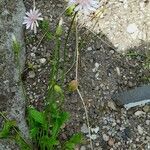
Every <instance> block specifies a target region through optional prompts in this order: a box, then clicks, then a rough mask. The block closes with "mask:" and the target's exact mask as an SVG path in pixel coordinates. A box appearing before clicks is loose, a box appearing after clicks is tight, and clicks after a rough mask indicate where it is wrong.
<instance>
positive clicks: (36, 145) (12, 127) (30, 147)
mask: <svg viewBox="0 0 150 150" xmlns="http://www.w3.org/2000/svg"><path fill="white" fill-rule="evenodd" d="M73 21H74V20H73ZM72 24H73V22H72ZM40 27H41V30H42V32H43V37H42V38H41V40H40V41H39V44H38V45H37V47H38V46H39V45H40V43H41V42H42V40H43V39H45V40H48V41H50V40H53V42H54V43H55V47H54V50H53V53H52V61H51V62H50V63H51V73H50V80H49V85H48V93H47V97H46V99H45V107H44V109H43V110H42V111H39V110H37V109H36V108H34V107H31V106H30V107H27V115H26V120H27V123H28V127H29V135H30V137H29V138H30V139H31V141H32V142H31V143H29V142H28V141H26V139H24V137H23V136H22V134H21V132H20V130H19V129H18V127H17V123H16V121H13V120H9V119H8V118H7V117H6V115H5V113H2V112H1V113H0V115H1V116H2V117H3V118H4V119H5V123H4V126H3V129H2V131H1V132H0V138H13V139H14V140H15V141H16V143H17V144H18V145H19V146H20V149H21V150H34V149H39V150H56V149H61V150H73V149H74V148H75V146H76V145H77V144H79V143H81V141H82V138H83V137H82V134H80V133H77V134H74V135H72V137H70V139H68V140H67V141H60V140H59V136H60V134H61V131H62V129H63V127H64V126H65V124H66V123H67V121H68V120H69V119H70V115H69V113H68V112H65V111H63V108H62V106H63V102H64V98H65V97H64V92H63V89H62V88H61V86H63V82H62V84H60V85H59V84H58V83H57V80H58V78H59V72H58V70H59V67H60V49H61V36H62V32H63V30H62V20H60V22H59V24H58V26H57V28H56V31H55V33H54V34H52V33H51V32H50V31H49V30H50V27H49V24H48V22H47V21H45V20H44V21H43V22H41V25H40ZM71 28H72V25H71V27H70V30H69V32H68V35H67V38H66V44H67V41H68V37H69V33H70V31H71ZM12 49H13V51H14V55H15V61H16V62H17V63H16V64H17V67H18V68H19V75H20V78H19V80H20V83H22V81H21V71H20V63H19V53H20V50H21V46H20V44H19V42H17V40H16V39H15V40H13V45H12ZM65 49H66V47H65ZM64 51H65V50H64ZM64 55H65V56H64V59H65V57H66V51H65V52H64ZM65 61H66V60H64V63H65ZM29 66H30V68H32V65H29ZM64 72H65V71H63V73H62V74H61V77H63V79H64V78H65V74H64ZM21 86H22V88H23V84H21ZM24 94H25V93H24ZM24 96H26V95H24Z"/></svg>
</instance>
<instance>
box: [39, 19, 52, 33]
mask: <svg viewBox="0 0 150 150" xmlns="http://www.w3.org/2000/svg"><path fill="white" fill-rule="evenodd" d="M40 28H41V29H42V30H43V31H44V32H47V31H49V29H50V25H49V22H48V20H43V21H42V22H41V24H40Z"/></svg>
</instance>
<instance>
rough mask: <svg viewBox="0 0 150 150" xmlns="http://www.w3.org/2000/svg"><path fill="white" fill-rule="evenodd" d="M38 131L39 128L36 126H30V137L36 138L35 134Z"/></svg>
mask: <svg viewBox="0 0 150 150" xmlns="http://www.w3.org/2000/svg"><path fill="white" fill-rule="evenodd" d="M38 133H39V128H37V127H35V128H32V129H31V130H30V136H31V137H32V138H34V139H35V138H36V135H37V134H38Z"/></svg>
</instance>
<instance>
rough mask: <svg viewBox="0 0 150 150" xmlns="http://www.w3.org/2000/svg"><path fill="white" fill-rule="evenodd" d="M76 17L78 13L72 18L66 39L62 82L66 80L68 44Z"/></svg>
mask: <svg viewBox="0 0 150 150" xmlns="http://www.w3.org/2000/svg"><path fill="white" fill-rule="evenodd" d="M76 15H77V12H76V13H75V14H74V16H73V18H72V21H71V24H70V27H69V30H68V33H67V37H66V40H65V45H64V63H63V78H62V81H64V78H65V70H66V69H65V64H66V52H67V51H66V49H67V43H68V39H69V35H70V32H71V29H72V26H73V23H74V20H75V17H76Z"/></svg>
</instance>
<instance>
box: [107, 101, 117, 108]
mask: <svg viewBox="0 0 150 150" xmlns="http://www.w3.org/2000/svg"><path fill="white" fill-rule="evenodd" d="M108 107H109V108H111V109H112V110H117V108H116V106H115V104H114V102H112V101H108Z"/></svg>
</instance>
